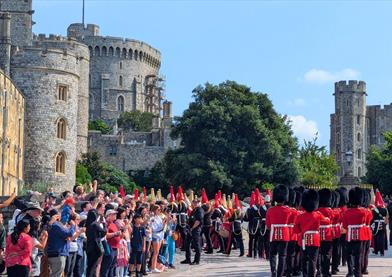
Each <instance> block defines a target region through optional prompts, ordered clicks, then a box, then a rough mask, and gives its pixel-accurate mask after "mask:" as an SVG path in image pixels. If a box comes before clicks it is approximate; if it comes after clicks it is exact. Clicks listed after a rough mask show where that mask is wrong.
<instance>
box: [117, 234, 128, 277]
mask: <svg viewBox="0 0 392 277" xmlns="http://www.w3.org/2000/svg"><path fill="white" fill-rule="evenodd" d="M128 260H129V252H128V243H127V241H126V239H125V238H122V239H121V241H120V247H119V248H118V252H117V268H116V276H117V277H123V276H124V271H125V270H126V268H127V265H128Z"/></svg>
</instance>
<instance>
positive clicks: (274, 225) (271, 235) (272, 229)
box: [270, 224, 289, 242]
mask: <svg viewBox="0 0 392 277" xmlns="http://www.w3.org/2000/svg"><path fill="white" fill-rule="evenodd" d="M275 227H278V228H280V227H289V225H288V224H271V233H270V242H271V241H272V239H273V238H274V229H275Z"/></svg>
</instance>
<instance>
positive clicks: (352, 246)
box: [347, 240, 363, 277]
mask: <svg viewBox="0 0 392 277" xmlns="http://www.w3.org/2000/svg"><path fill="white" fill-rule="evenodd" d="M362 245H363V242H362V241H359V240H357V241H350V242H347V266H348V274H349V275H350V274H351V275H354V276H355V277H361V276H362V260H363V258H362V254H363V252H362Z"/></svg>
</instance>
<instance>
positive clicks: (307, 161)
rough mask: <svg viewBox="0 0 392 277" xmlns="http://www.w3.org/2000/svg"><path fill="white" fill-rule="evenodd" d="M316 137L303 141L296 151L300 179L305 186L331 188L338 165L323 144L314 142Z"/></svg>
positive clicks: (334, 181) (334, 184)
mask: <svg viewBox="0 0 392 277" xmlns="http://www.w3.org/2000/svg"><path fill="white" fill-rule="evenodd" d="M316 141H317V137H316V138H315V139H313V140H312V141H305V142H304V146H302V147H301V149H300V150H299V152H298V160H297V161H296V163H297V164H298V168H299V172H300V181H301V183H302V184H303V185H305V186H319V187H329V188H333V187H335V186H336V185H337V182H338V180H337V175H336V174H337V172H338V169H339V167H338V165H337V163H336V161H335V158H334V157H333V156H332V155H329V154H328V153H327V150H326V148H325V146H318V145H317V144H316Z"/></svg>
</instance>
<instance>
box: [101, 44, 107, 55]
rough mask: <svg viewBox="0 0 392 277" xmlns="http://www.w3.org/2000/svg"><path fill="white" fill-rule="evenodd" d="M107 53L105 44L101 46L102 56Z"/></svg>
mask: <svg viewBox="0 0 392 277" xmlns="http://www.w3.org/2000/svg"><path fill="white" fill-rule="evenodd" d="M107 55H108V49H107V48H106V46H103V47H102V56H104V57H106V56H107Z"/></svg>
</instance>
